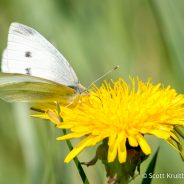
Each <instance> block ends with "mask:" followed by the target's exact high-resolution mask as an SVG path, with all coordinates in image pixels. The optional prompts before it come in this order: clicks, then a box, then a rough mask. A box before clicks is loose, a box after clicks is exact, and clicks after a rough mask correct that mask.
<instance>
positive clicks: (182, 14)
mask: <svg viewBox="0 0 184 184" xmlns="http://www.w3.org/2000/svg"><path fill="white" fill-rule="evenodd" d="M14 21H15V22H20V23H24V24H26V25H29V26H31V27H33V28H35V29H36V30H37V31H39V32H40V33H41V34H42V35H44V36H45V37H46V38H47V39H48V40H49V41H51V43H53V44H54V45H55V46H56V47H57V48H58V49H59V50H60V51H61V52H62V53H63V55H64V56H65V57H66V58H67V60H68V61H69V62H70V64H71V65H72V66H73V68H74V69H75V71H76V73H77V74H78V77H79V79H80V81H81V83H82V84H84V85H86V86H88V85H89V84H90V83H91V81H93V80H95V79H97V78H98V77H99V76H101V75H102V74H104V73H105V72H106V71H107V70H109V69H111V68H112V67H113V66H115V65H117V64H118V65H120V69H119V70H117V71H115V72H114V73H112V74H111V75H109V76H107V77H106V78H109V79H110V78H112V79H116V78H118V77H120V76H121V77H123V78H125V79H126V80H127V79H128V77H129V76H130V75H131V76H139V77H140V78H141V79H142V80H145V81H146V80H147V79H148V78H149V77H151V78H152V81H153V82H154V83H156V82H162V83H164V84H165V85H167V84H170V85H171V86H172V87H174V88H176V90H177V91H178V92H179V93H182V92H183V84H184V83H183V77H184V1H183V0H175V1H173V0H149V1H148V0H114V1H111V0H101V1H99V0H93V1H85V0H75V1H74V0H40V1H37V0H30V1H29V0H27V1H26V0H0V53H2V51H3V49H4V48H5V47H6V42H7V34H8V28H9V25H10V23H11V22H14ZM101 82H102V81H100V82H98V85H99V84H100V83H101ZM30 113H31V112H30V110H29V106H27V105H26V104H18V103H17V104H8V103H6V102H4V101H2V100H1V101H0V184H10V183H13V184H55V183H56V184H66V183H74V184H76V183H77V184H82V182H81V179H80V176H79V174H78V172H77V170H76V168H75V166H74V164H73V162H71V163H69V164H65V163H63V160H64V158H65V156H66V154H67V153H68V148H67V146H66V144H65V142H60V141H56V140H55V138H56V137H57V136H58V135H61V134H62V132H61V130H57V129H56V128H55V127H54V125H53V124H51V123H49V122H45V121H43V120H37V119H34V118H31V117H29V115H30ZM148 139H149V142H150V144H151V147H152V150H153V152H154V151H155V150H156V148H157V147H158V145H160V152H159V156H158V160H157V165H156V170H155V173H184V163H183V162H182V161H181V158H180V156H179V154H178V153H177V152H176V151H175V150H173V148H171V147H170V146H169V145H168V144H166V143H165V142H164V141H160V140H158V139H155V138H153V137H148ZM94 154H95V148H89V149H88V150H85V151H84V152H83V153H81V154H80V156H79V159H80V160H81V161H89V160H90V159H91V158H92V157H93V156H94ZM150 158H151V157H150ZM149 161H150V159H148V160H146V161H145V162H144V163H143V164H142V165H141V175H142V174H144V171H145V168H146V166H147V165H148V163H149ZM84 169H85V171H86V174H87V176H88V177H89V180H90V181H91V183H92V184H103V183H106V177H105V174H106V173H105V170H104V167H103V165H102V164H101V162H100V161H98V163H97V164H96V165H95V166H93V167H89V168H86V167H84ZM141 175H140V176H138V177H137V178H136V179H135V180H134V181H133V182H132V183H140V181H141V178H142V177H141ZM166 183H172V184H173V183H175V184H179V183H184V179H167V180H166V179H153V181H152V184H166Z"/></svg>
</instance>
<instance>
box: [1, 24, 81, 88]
mask: <svg viewBox="0 0 184 184" xmlns="http://www.w3.org/2000/svg"><path fill="white" fill-rule="evenodd" d="M1 69H2V72H6V73H20V74H27V75H31V76H36V77H40V78H44V79H48V80H50V81H54V82H57V83H60V84H63V85H65V86H72V87H74V88H75V87H76V88H77V85H78V83H79V82H78V78H77V76H76V74H75V72H74V70H73V69H72V67H71V66H70V64H69V63H68V62H67V60H66V59H65V58H64V56H63V55H62V54H61V53H60V52H59V51H58V50H57V49H56V48H55V47H54V46H53V45H52V44H51V43H49V42H48V41H47V40H46V39H45V38H44V37H43V36H41V35H40V34H39V33H38V32H37V31H35V30H34V29H32V28H30V27H28V26H25V25H22V24H19V23H12V24H11V26H10V29H9V34H8V46H7V48H6V49H5V51H4V53H3V59H2V67H1Z"/></svg>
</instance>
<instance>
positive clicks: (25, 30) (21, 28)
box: [13, 24, 35, 36]
mask: <svg viewBox="0 0 184 184" xmlns="http://www.w3.org/2000/svg"><path fill="white" fill-rule="evenodd" d="M13 31H14V32H17V33H19V34H22V35H25V36H30V35H34V34H35V31H34V30H33V29H32V28H30V27H28V26H26V25H23V24H15V25H13Z"/></svg>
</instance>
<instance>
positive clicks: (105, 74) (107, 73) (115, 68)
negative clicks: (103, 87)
mask: <svg viewBox="0 0 184 184" xmlns="http://www.w3.org/2000/svg"><path fill="white" fill-rule="evenodd" d="M118 68H119V65H116V66H115V67H113V68H112V69H111V70H109V71H107V72H106V73H104V74H103V75H102V76H101V77H99V78H98V79H96V80H95V81H93V82H92V83H91V84H90V85H89V86H88V87H87V88H86V91H87V90H88V89H89V88H90V87H91V86H92V85H94V84H95V83H96V82H98V81H99V80H101V79H102V78H104V77H106V76H107V75H109V74H110V73H112V72H113V71H115V70H117V69H118Z"/></svg>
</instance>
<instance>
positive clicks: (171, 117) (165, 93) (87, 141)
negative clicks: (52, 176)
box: [48, 79, 184, 163]
mask: <svg viewBox="0 0 184 184" xmlns="http://www.w3.org/2000/svg"><path fill="white" fill-rule="evenodd" d="M52 112H53V113H54V112H56V111H53V110H52ZM56 115H57V114H56ZM60 115H61V117H62V118H63V120H64V122H61V123H58V119H56V120H54V118H53V115H52V116H51V115H50V114H48V118H49V117H50V119H51V121H55V124H56V125H57V127H58V128H62V129H69V130H70V133H68V134H67V135H64V136H61V137H58V138H57V139H58V140H66V139H72V138H80V137H82V138H83V139H82V140H81V141H80V142H79V144H78V145H77V146H76V147H75V148H74V149H73V150H72V151H71V152H70V153H69V154H68V156H67V157H66V159H65V162H69V161H70V160H72V159H73V158H74V157H75V156H76V155H78V154H79V153H80V152H81V151H82V150H84V149H85V148H86V147H89V146H94V145H96V144H97V143H99V142H101V141H102V140H104V139H107V140H108V156H107V160H108V162H113V161H114V160H115V158H116V157H117V158H118V160H119V162H120V163H124V162H126V158H127V148H126V143H128V144H129V145H130V146H131V147H138V146H140V148H141V149H142V151H143V153H144V154H145V155H149V154H150V153H151V148H150V146H149V144H148V143H147V141H146V139H145V137H144V135H146V134H149V135H154V136H156V137H158V138H161V139H164V140H165V141H167V142H168V143H169V144H171V145H173V146H174V147H175V148H176V149H177V147H176V146H175V145H174V142H175V143H178V144H180V140H179V137H178V135H177V133H176V131H175V127H176V126H181V127H184V95H182V94H177V93H176V91H175V90H174V89H172V88H171V87H170V86H168V87H166V88H164V87H163V86H162V85H161V84H160V83H159V84H157V85H153V84H152V83H151V82H150V81H148V82H146V83H144V82H142V81H141V80H139V79H131V85H128V84H127V83H126V82H125V81H124V80H123V79H119V80H117V81H114V82H113V81H112V83H108V82H106V81H105V82H104V83H103V84H102V85H101V87H100V88H97V87H95V88H94V89H92V90H91V91H90V93H89V95H87V96H82V97H81V100H80V103H78V104H77V105H76V106H75V107H74V108H69V107H61V112H60ZM179 151H180V150H179Z"/></svg>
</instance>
